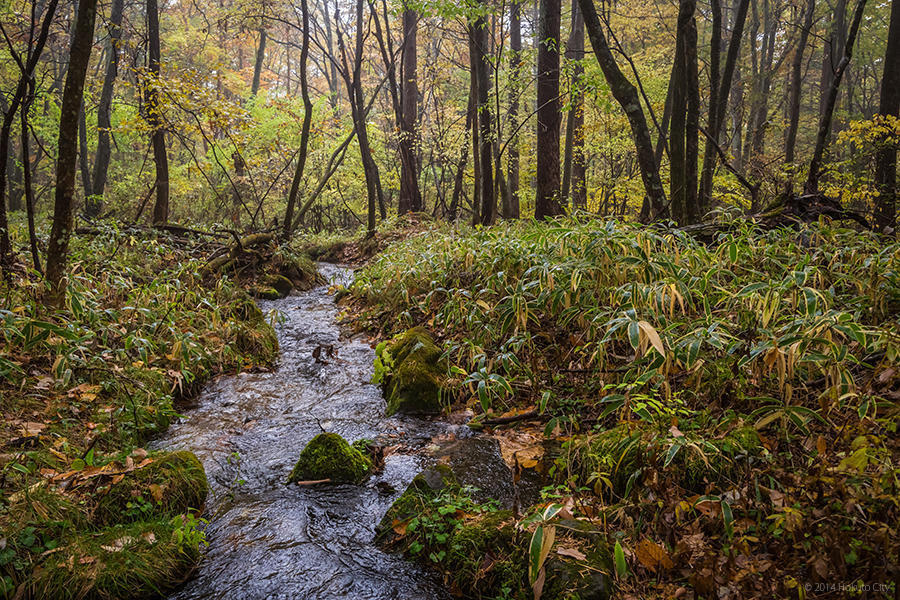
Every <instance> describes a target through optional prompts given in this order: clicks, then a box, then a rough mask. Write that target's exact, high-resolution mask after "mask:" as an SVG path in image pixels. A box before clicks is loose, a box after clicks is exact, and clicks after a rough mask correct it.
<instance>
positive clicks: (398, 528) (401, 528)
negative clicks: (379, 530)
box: [391, 519, 409, 535]
mask: <svg viewBox="0 0 900 600" xmlns="http://www.w3.org/2000/svg"><path fill="white" fill-rule="evenodd" d="M407 527H409V519H406V520H403V521H401V520H400V519H394V520H393V521H391V529H393V530H394V533H396V534H397V535H406V528H407Z"/></svg>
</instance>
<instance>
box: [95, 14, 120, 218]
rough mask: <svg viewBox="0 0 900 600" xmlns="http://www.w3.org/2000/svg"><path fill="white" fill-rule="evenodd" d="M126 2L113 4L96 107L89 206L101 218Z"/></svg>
mask: <svg viewBox="0 0 900 600" xmlns="http://www.w3.org/2000/svg"><path fill="white" fill-rule="evenodd" d="M124 5H125V1H124V0H113V3H112V9H111V11H110V15H109V45H108V47H107V50H106V51H107V55H106V74H105V75H104V77H103V88H102V89H101V91H100V103H99V104H98V105H97V155H96V156H95V157H94V176H93V177H92V179H93V184H94V189H93V192H94V200H93V201H92V202H91V203H90V205H89V207H86V208H87V209H88V214H97V215H98V214H100V212H101V211H102V210H103V194H104V192H105V190H106V174H107V172H108V171H109V158H110V154H111V135H110V129H111V127H112V122H111V116H112V100H113V88H114V86H115V81H116V77H117V75H118V70H119V46H120V41H121V39H122V12H123V7H124Z"/></svg>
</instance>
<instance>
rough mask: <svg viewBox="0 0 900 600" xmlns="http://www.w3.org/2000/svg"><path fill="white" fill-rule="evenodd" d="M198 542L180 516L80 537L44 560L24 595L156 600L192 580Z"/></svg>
mask: <svg viewBox="0 0 900 600" xmlns="http://www.w3.org/2000/svg"><path fill="white" fill-rule="evenodd" d="M201 536H202V534H201V533H200V532H199V531H197V529H196V521H195V520H190V519H186V518H183V517H181V516H178V517H175V518H173V519H170V520H156V521H152V522H139V523H132V524H129V525H117V526H113V527H110V528H107V529H104V530H101V531H99V532H96V533H82V534H80V535H78V536H75V537H73V538H72V539H70V540H68V542H67V543H66V544H65V545H62V546H59V547H58V548H56V549H55V552H53V553H52V554H50V555H48V556H47V557H46V559H45V560H44V562H43V563H42V565H41V568H38V569H35V570H34V572H33V574H32V576H31V577H30V578H29V579H28V581H27V582H26V583H25V587H24V589H25V590H26V593H27V594H29V595H30V597H32V598H54V599H59V600H67V599H76V598H77V599H81V598H89V599H94V598H96V599H113V598H134V599H144V598H159V597H162V596H165V594H166V593H167V592H169V591H172V590H174V589H175V588H177V587H178V586H179V585H180V584H181V583H182V582H183V581H184V580H185V579H186V578H187V576H188V575H189V574H190V572H191V571H192V569H193V567H194V565H195V564H196V562H197V560H198V559H199V557H200V555H199V546H200V538H201Z"/></svg>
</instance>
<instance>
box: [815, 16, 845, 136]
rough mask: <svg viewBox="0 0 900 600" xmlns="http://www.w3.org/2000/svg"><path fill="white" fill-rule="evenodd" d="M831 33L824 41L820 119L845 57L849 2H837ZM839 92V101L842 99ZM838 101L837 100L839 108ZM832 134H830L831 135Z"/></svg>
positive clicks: (820, 87)
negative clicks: (839, 65) (841, 61)
mask: <svg viewBox="0 0 900 600" xmlns="http://www.w3.org/2000/svg"><path fill="white" fill-rule="evenodd" d="M830 25H831V31H830V32H829V35H828V37H826V38H825V39H824V40H823V42H824V43H823V47H822V78H821V80H820V84H819V117H821V116H822V115H824V114H825V111H826V110H827V106H826V104H827V102H828V90H830V89H831V84H832V83H834V75H835V71H836V70H837V66H838V63H839V62H840V60H841V57H843V56H844V41H845V40H846V38H847V0H836V2H835V5H834V14H833V16H832V18H831V23H830ZM840 95H841V94H840V91H838V99H839V98H840ZM837 104H838V100H835V106H837ZM830 134H831V132H829V135H830Z"/></svg>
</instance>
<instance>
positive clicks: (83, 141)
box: [78, 100, 94, 208]
mask: <svg viewBox="0 0 900 600" xmlns="http://www.w3.org/2000/svg"><path fill="white" fill-rule="evenodd" d="M86 112H87V110H86V107H85V104H84V100H82V101H81V110H79V111H78V168H79V170H80V171H81V187H82V188H84V203H85V208H86V207H87V206H88V205H89V204H90V203H91V196H93V195H94V188H93V186H92V185H91V163H90V157H89V156H88V141H87V114H85V113H86Z"/></svg>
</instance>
